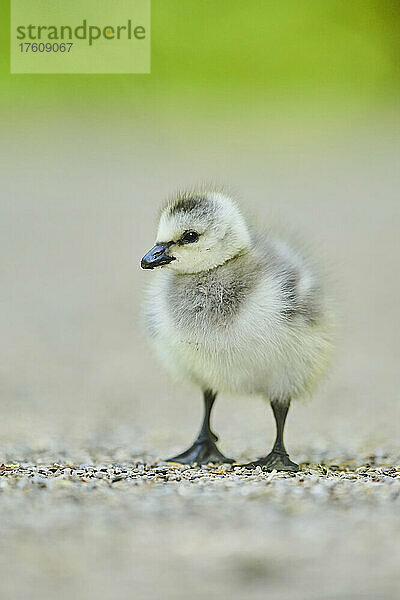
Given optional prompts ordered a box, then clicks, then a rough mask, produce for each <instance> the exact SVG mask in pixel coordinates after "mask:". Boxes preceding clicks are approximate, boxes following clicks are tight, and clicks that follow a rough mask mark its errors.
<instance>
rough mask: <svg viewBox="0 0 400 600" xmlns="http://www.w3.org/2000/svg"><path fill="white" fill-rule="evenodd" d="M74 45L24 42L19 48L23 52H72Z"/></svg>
mask: <svg viewBox="0 0 400 600" xmlns="http://www.w3.org/2000/svg"><path fill="white" fill-rule="evenodd" d="M73 45H74V44H73V43H72V42H61V44H59V43H58V42H46V43H44V42H40V43H39V44H38V43H36V42H22V43H21V44H19V47H20V49H21V52H70V51H71V48H72V46H73Z"/></svg>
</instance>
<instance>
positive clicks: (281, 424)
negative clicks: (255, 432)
mask: <svg viewBox="0 0 400 600" xmlns="http://www.w3.org/2000/svg"><path fill="white" fill-rule="evenodd" d="M289 406H290V402H288V403H285V404H284V403H282V402H277V401H274V400H273V401H272V402H271V407H272V410H273V413H274V417H275V423H276V439H275V443H274V446H273V448H272V451H271V452H270V453H269V454H268V455H267V456H265V457H264V458H259V459H258V460H255V461H253V462H251V463H249V464H247V465H245V466H246V467H247V468H254V467H257V466H260V467H264V468H265V469H266V470H268V471H273V470H274V469H276V470H277V471H292V472H296V471H298V470H299V465H297V464H296V463H294V462H293V461H291V460H290V458H289V455H288V453H287V451H286V448H285V444H284V442H283V430H284V428H285V422H286V417H287V414H288V410H289Z"/></svg>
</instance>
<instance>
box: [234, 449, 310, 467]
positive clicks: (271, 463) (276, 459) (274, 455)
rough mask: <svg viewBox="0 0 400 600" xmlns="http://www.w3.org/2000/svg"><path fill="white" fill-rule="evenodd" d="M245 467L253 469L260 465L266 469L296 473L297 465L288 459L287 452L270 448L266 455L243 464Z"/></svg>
mask: <svg viewBox="0 0 400 600" xmlns="http://www.w3.org/2000/svg"><path fill="white" fill-rule="evenodd" d="M243 466H244V467H246V468H247V469H255V468H256V467H259V466H260V467H262V468H263V469H265V470H266V471H273V470H274V469H276V470H277V471H289V472H291V473H297V471H298V470H299V465H297V464H296V463H295V462H293V461H292V460H290V458H289V455H288V454H287V452H282V451H279V450H278V451H277V450H272V452H270V453H269V454H268V455H267V456H265V457H263V458H259V459H258V460H254V461H252V462H250V463H247V464H245V465H243Z"/></svg>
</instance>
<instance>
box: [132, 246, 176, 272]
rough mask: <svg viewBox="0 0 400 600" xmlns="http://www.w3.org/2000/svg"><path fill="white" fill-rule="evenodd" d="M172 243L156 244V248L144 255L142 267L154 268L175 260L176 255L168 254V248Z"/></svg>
mask: <svg viewBox="0 0 400 600" xmlns="http://www.w3.org/2000/svg"><path fill="white" fill-rule="evenodd" d="M169 245H170V244H162V243H160V244H156V245H155V246H154V248H152V249H151V250H149V251H148V253H147V254H146V255H145V256H143V258H142V262H141V263H140V266H141V267H142V269H154V267H160V266H161V265H167V264H168V263H170V262H171V261H172V260H175V257H174V256H168V254H167V252H166V251H167V248H168V247H169Z"/></svg>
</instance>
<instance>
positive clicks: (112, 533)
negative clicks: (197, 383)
mask: <svg viewBox="0 0 400 600" xmlns="http://www.w3.org/2000/svg"><path fill="white" fill-rule="evenodd" d="M20 452H22V450H20ZM25 452H29V455H27V456H29V459H27V460H26V461H25V460H21V462H19V463H17V464H12V463H9V464H3V465H1V467H0V513H1V523H2V537H1V549H2V552H1V554H0V570H1V572H2V573H3V575H2V577H1V579H0V597H1V598H4V599H7V600H8V599H11V598H13V599H14V598H21V599H22V598H38V599H39V598H40V599H47V598H49V599H50V598H54V597H55V596H54V595H55V590H56V593H57V597H58V598H85V599H86V598H87V599H91V598H114V599H120V598H121V599H124V598H127V597H134V598H149V599H153V598H154V599H159V598H168V599H169V598H171V599H180V598H182V599H184V598H188V597H190V598H194V599H197V598H204V597H206V596H209V597H212V598H214V597H215V598H216V597H219V598H249V599H258V598H260V599H261V598H265V597H266V596H267V595H269V596H270V597H273V598H278V599H279V598H282V599H286V598H287V599H289V598H296V599H297V598H299V599H300V598H304V599H313V598H315V599H320V598H324V599H325V598H327V599H328V598H329V599H330V598H332V599H336V598H343V599H349V598H371V599H374V600H376V599H377V598H379V599H383V598H388V599H389V598H390V599H392V598H393V600H394V599H395V598H398V591H399V579H398V564H399V560H400V459H399V457H396V458H395V457H389V456H380V457H377V456H369V457H365V458H364V460H360V461H358V462H355V461H350V460H349V457H342V459H336V460H333V459H332V460H328V461H326V462H325V464H305V463H303V464H302V470H301V472H300V473H298V474H284V473H277V472H276V471H273V472H271V473H267V472H263V471H262V469H261V468H260V467H258V468H257V469H256V470H254V471H250V470H247V469H245V468H243V467H239V466H235V465H233V466H231V465H221V466H212V465H208V466H203V467H201V468H200V467H187V466H180V465H176V464H172V463H169V464H167V463H164V462H162V461H154V460H152V459H151V458H149V457H143V456H142V457H135V459H134V460H132V459H131V460H122V458H123V456H124V450H123V449H121V448H120V449H118V450H115V449H114V450H113V451H110V449H106V448H102V449H101V450H99V448H97V450H93V452H92V453H90V452H89V453H88V451H87V450H86V451H85V455H86V461H85V462H84V463H82V462H79V461H75V460H73V459H72V457H71V459H70V460H68V459H67V458H66V457H65V456H64V457H60V456H59V457H58V458H57V459H56V457H55V455H53V456H52V455H51V453H48V452H45V451H43V450H42V451H40V452H39V453H36V455H35V453H34V452H33V451H32V450H29V449H25ZM96 452H97V457H96ZM78 454H79V453H78ZM81 454H82V452H81ZM99 455H100V457H101V460H99V459H98V457H99ZM21 456H23V454H21Z"/></svg>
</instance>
